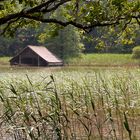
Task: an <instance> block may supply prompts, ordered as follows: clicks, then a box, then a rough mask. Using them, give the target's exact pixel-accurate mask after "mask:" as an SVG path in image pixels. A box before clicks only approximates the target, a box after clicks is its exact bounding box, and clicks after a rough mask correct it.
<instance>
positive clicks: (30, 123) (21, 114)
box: [0, 72, 140, 140]
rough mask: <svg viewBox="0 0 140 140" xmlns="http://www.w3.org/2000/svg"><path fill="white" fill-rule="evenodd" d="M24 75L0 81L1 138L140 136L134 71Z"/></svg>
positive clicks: (110, 139) (128, 139)
mask: <svg viewBox="0 0 140 140" xmlns="http://www.w3.org/2000/svg"><path fill="white" fill-rule="evenodd" d="M78 74H79V76H77V75H78ZM25 77H26V78H21V79H20V78H17V79H13V78H11V79H9V80H8V79H5V80H1V81H0V108H1V111H0V137H1V138H2V139H6V138H7V139H12V140H138V139H139V138H140V134H139V132H140V126H139V123H140V106H139V104H140V81H139V78H138V77H135V76H134V74H133V73H127V72H124V73H122V74H119V73H113V74H111V75H110V74H106V73H105V72H89V73H80V72H79V73H76V72H69V73H68V72H67V73H59V74H58V75H50V76H46V77H44V76H43V77H42V78H40V79H38V80H37V79H36V80H33V79H32V77H31V76H30V75H26V76H25Z"/></svg>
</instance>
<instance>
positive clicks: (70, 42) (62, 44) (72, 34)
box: [0, 24, 140, 59]
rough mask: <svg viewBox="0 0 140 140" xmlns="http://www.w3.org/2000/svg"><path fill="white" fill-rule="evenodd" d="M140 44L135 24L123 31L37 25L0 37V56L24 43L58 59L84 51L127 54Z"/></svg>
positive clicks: (15, 51)
mask: <svg viewBox="0 0 140 140" xmlns="http://www.w3.org/2000/svg"><path fill="white" fill-rule="evenodd" d="M139 44H140V31H139V28H138V27H137V26H136V25H135V26H132V25H130V26H129V27H127V28H126V29H125V30H123V31H121V30H119V28H116V27H115V28H112V27H104V28H99V27H97V28H94V29H93V30H92V31H90V32H89V33H86V32H84V31H81V30H78V29H76V28H75V27H73V26H71V25H70V26H67V27H61V26H56V25H53V24H52V25H46V24H41V25H39V26H37V27H28V28H22V29H18V30H17V31H16V33H15V35H14V36H13V37H4V36H1V37H0V56H13V55H15V54H16V53H17V52H19V51H20V50H21V49H23V48H24V47H26V46H27V45H43V46H46V47H47V48H49V49H50V50H51V51H52V52H54V53H55V54H56V55H58V56H59V57H61V58H64V59H65V58H67V57H72V56H76V55H77V54H79V53H80V52H84V53H131V51H132V49H133V47H135V46H137V45H139Z"/></svg>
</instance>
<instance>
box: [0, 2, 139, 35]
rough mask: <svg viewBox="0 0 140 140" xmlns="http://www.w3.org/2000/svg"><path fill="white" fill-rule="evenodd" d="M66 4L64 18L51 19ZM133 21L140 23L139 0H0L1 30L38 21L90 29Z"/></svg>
mask: <svg viewBox="0 0 140 140" xmlns="http://www.w3.org/2000/svg"><path fill="white" fill-rule="evenodd" d="M62 6H63V7H65V12H63V16H64V17H65V18H64V19H58V18H57V17H55V18H53V17H52V16H50V15H52V14H53V12H54V11H55V10H57V9H59V8H60V7H62ZM132 20H135V21H136V22H137V23H138V24H140V1H139V0H29V1H28V0H2V1H0V25H1V33H4V32H6V31H11V29H13V30H15V29H17V28H18V27H22V26H27V25H30V24H31V25H33V24H35V23H36V22H34V21H37V22H44V23H56V24H59V25H62V26H67V25H70V24H71V25H73V26H75V27H78V28H81V29H84V30H86V31H89V30H90V29H91V28H93V27H96V26H109V25H118V24H120V25H121V26H123V28H124V27H126V26H127V25H128V24H130V23H131V22H132Z"/></svg>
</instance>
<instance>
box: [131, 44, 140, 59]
mask: <svg viewBox="0 0 140 140" xmlns="http://www.w3.org/2000/svg"><path fill="white" fill-rule="evenodd" d="M132 58H135V59H140V46H136V47H134V48H133V52H132Z"/></svg>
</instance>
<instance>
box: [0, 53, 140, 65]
mask: <svg viewBox="0 0 140 140" xmlns="http://www.w3.org/2000/svg"><path fill="white" fill-rule="evenodd" d="M9 60H10V57H0V65H1V66H3V65H4V66H8V65H9ZM66 65H74V66H80V65H81V66H108V67H109V66H139V65H140V60H138V59H132V55H131V54H83V55H81V56H80V57H78V58H71V59H69V60H68V61H67V62H66Z"/></svg>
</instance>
